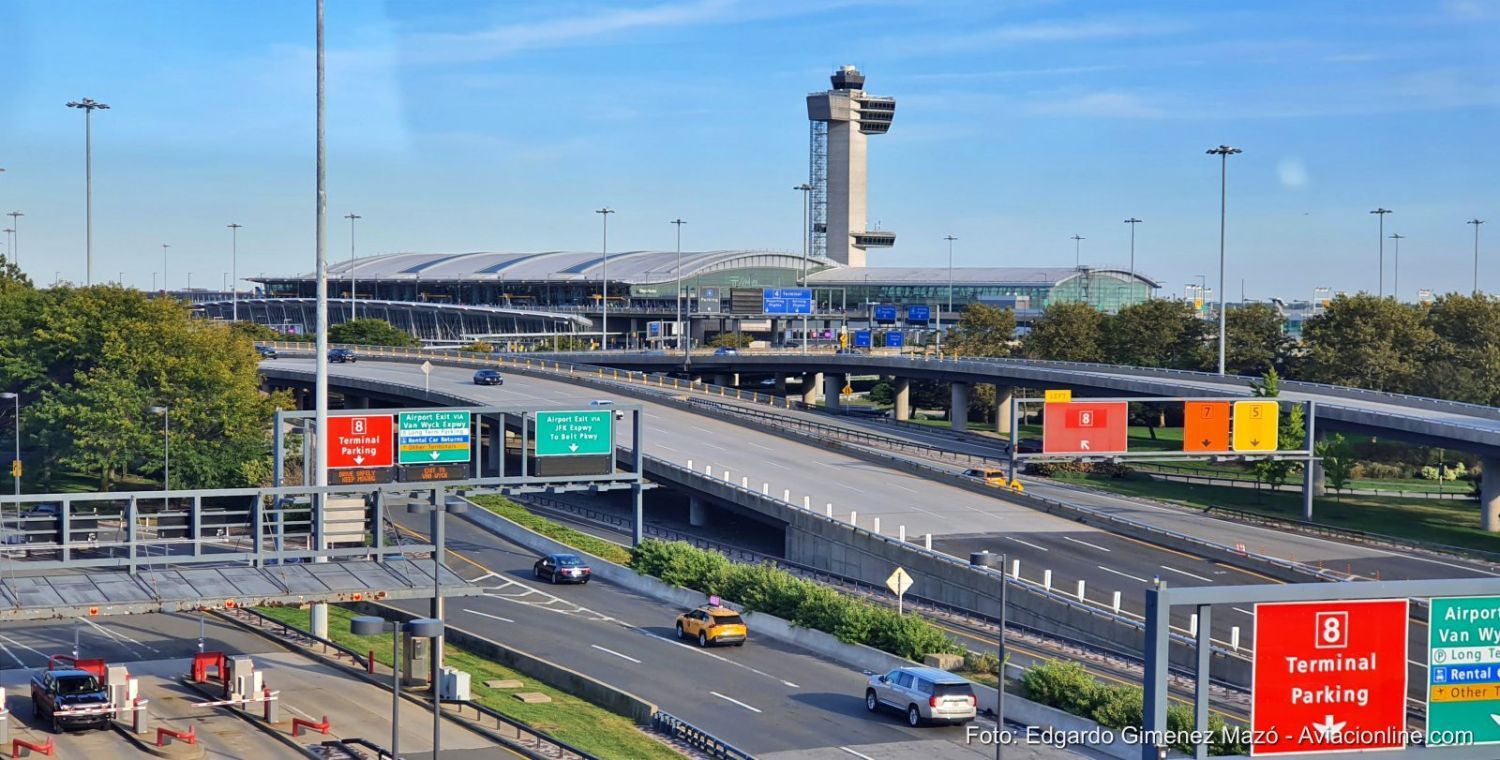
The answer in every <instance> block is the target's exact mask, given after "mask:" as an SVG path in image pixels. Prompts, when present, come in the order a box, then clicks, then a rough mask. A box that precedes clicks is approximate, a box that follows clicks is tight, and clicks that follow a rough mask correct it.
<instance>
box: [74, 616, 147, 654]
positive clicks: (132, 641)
mask: <svg viewBox="0 0 1500 760" xmlns="http://www.w3.org/2000/svg"><path fill="white" fill-rule="evenodd" d="M83 622H85V623H88V624H89V625H93V622H92V621H90V620H89V619H88V618H83ZM94 627H96V628H98V627H99V626H94ZM100 630H103V629H102V628H100ZM106 633H108V631H106ZM115 635H117V636H119V637H120V638H122V639H124V640H126V641H128V642H130V643H132V644H135V645H136V646H142V647H145V648H147V649H149V650H151V651H153V652H155V653H157V654H161V650H160V649H157V648H156V647H154V646H151V645H150V644H147V643H146V642H144V641H138V640H136V639H133V638H131V637H130V635H129V634H127V633H123V632H120V631H116V632H115Z"/></svg>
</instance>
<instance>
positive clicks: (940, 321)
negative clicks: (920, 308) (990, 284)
mask: <svg viewBox="0 0 1500 760" xmlns="http://www.w3.org/2000/svg"><path fill="white" fill-rule="evenodd" d="M943 239H944V240H946V241H948V311H950V312H951V311H953V241H955V240H957V239H958V238H956V237H954V236H953V235H951V234H950V235H948V236H947V237H945V238H943ZM867 276H868V275H867ZM937 327H938V332H937V344H938V352H939V353H941V352H942V350H943V311H942V310H941V309H939V310H938V319H937Z"/></svg>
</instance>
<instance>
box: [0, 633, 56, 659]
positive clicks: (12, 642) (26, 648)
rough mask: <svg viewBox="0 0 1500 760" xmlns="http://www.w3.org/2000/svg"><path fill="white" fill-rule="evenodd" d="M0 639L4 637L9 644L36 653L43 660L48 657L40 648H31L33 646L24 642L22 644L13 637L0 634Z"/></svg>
mask: <svg viewBox="0 0 1500 760" xmlns="http://www.w3.org/2000/svg"><path fill="white" fill-rule="evenodd" d="M0 639H5V640H6V641H9V642H10V644H11V646H17V647H20V648H22V649H24V650H26V651H28V652H30V653H32V654H34V655H36V656H38V657H40V658H42V659H43V660H45V659H47V658H48V655H47V653H45V652H42V651H41V650H38V649H33V648H31V647H29V646H26V645H25V644H22V643H21V642H19V641H16V640H15V639H13V638H11V637H9V636H4V635H0Z"/></svg>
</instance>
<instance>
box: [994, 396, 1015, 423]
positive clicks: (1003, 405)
mask: <svg viewBox="0 0 1500 760" xmlns="http://www.w3.org/2000/svg"><path fill="white" fill-rule="evenodd" d="M1015 392H1016V389H1015V388H1008V387H1006V386H1003V385H997V386H995V432H996V433H999V434H1001V435H1010V425H1011V419H1010V399H1011V396H1013V395H1014V394H1015Z"/></svg>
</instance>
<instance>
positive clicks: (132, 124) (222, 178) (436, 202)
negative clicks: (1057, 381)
mask: <svg viewBox="0 0 1500 760" xmlns="http://www.w3.org/2000/svg"><path fill="white" fill-rule="evenodd" d="M312 8H313V3H312V0H300V1H298V2H293V1H292V0H274V1H273V2H260V3H249V2H241V3H234V2H214V3H206V2H198V1H196V0H194V1H187V0H184V1H181V2H168V1H166V0H142V1H141V2H137V3H128V4H127V3H115V2H104V1H103V0H99V1H98V2H80V1H78V0H0V18H3V19H4V24H3V30H0V72H3V74H0V167H4V168H6V169H7V171H6V172H5V173H4V174H0V207H3V209H0V211H10V210H20V211H22V212H23V213H25V216H24V217H22V218H21V220H20V232H19V241H18V249H19V250H18V254H19V258H20V261H21V264H22V265H23V266H24V267H25V268H26V269H27V270H28V271H29V272H30V273H31V274H32V275H33V277H35V278H36V279H38V280H41V281H44V282H50V281H51V280H52V279H53V278H54V276H56V275H57V273H60V275H61V277H63V278H64V279H69V280H74V281H79V280H81V279H82V277H83V259H84V253H83V251H84V229H83V218H84V210H83V205H84V204H83V124H82V121H83V117H82V115H81V114H80V113H79V112H77V111H74V110H71V109H67V108H65V107H64V106H63V104H64V103H65V102H66V101H68V100H73V99H78V98H82V97H92V98H95V99H97V100H101V101H104V102H106V103H109V104H110V105H111V106H112V109H111V110H109V111H105V112H99V113H96V118H95V122H94V126H95V129H94V173H95V188H94V215H95V221H94V229H95V242H94V246H95V252H94V255H95V278H96V279H101V280H106V279H107V280H112V279H115V278H116V277H117V276H118V273H120V272H123V274H124V279H125V281H126V282H127V283H129V284H134V285H139V286H147V285H149V284H150V282H151V275H152V272H153V271H159V270H161V269H162V262H161V247H160V246H161V244H162V243H169V244H171V246H172V247H171V248H170V249H169V256H170V262H169V263H170V268H171V271H172V275H171V279H170V281H169V284H170V285H171V286H172V287H174V288H177V287H182V286H183V285H185V284H186V272H187V271H192V272H193V277H194V279H193V284H194V285H198V286H212V287H216V286H218V284H219V283H220V282H221V275H222V273H224V272H227V271H228V269H229V232H228V230H227V229H225V225H226V224H228V223H230V222H238V223H239V224H242V225H244V228H243V229H242V230H241V231H240V252H241V255H240V273H241V274H242V275H246V276H250V275H254V274H256V273H260V272H287V271H299V272H301V271H310V270H311V268H312V260H313V237H314V236H313V228H314V226H313V210H314V209H313V200H314V196H313V166H312V158H313V123H314V122H313V92H314V89H313V87H314V80H313V58H312V56H313V42H314V40H313V14H312ZM327 13H328V51H329V64H328V83H329V92H330V95H329V111H328V115H329V131H328V141H329V181H328V187H329V212H330V219H331V221H333V222H334V224H333V226H332V227H331V228H330V236H329V244H330V252H331V255H333V256H335V257H344V256H347V255H348V246H349V234H348V227H347V224H348V223H347V222H346V221H344V220H343V219H341V218H340V217H342V216H343V215H344V214H347V213H349V212H351V211H353V212H356V213H358V214H360V215H362V216H363V217H364V218H363V219H362V220H361V221H360V222H359V228H358V244H359V251H360V253H361V254H362V255H365V254H370V253H375V252H386V251H394V250H431V251H462V250H522V251H525V250H554V249H593V248H596V247H597V246H598V245H599V216H598V215H596V214H594V213H592V211H593V210H594V209H596V208H599V207H600V206H604V205H608V206H610V207H612V208H614V209H616V211H617V212H618V213H616V214H614V215H613V216H612V217H611V219H610V248H611V249H612V250H626V249H639V248H670V247H671V246H672V244H673V237H672V235H673V231H674V228H673V227H672V225H670V224H669V223H668V220H670V219H673V218H676V217H679V216H680V217H682V218H683V219H686V220H688V224H687V225H686V226H685V228H684V247H685V248H688V249H702V248H730V247H749V248H778V249H787V250H793V249H799V247H800V236H799V235H800V232H799V227H800V224H801V199H800V194H798V193H796V192H793V191H792V189H791V188H792V186H793V185H794V184H797V183H799V182H801V181H803V180H804V179H805V178H806V175H807V122H806V111H805V106H804V103H803V96H804V95H805V94H806V93H807V92H810V91H814V90H822V89H825V88H826V87H827V82H828V80H827V76H828V74H829V73H830V72H831V71H832V70H833V69H834V68H835V67H836V66H838V65H840V64H844V63H853V64H856V65H858V66H860V67H861V68H862V69H863V70H864V72H865V73H866V75H867V76H868V83H867V88H868V89H869V90H870V91H871V92H873V93H876V94H881V95H893V96H895V97H896V98H897V99H898V110H897V115H896V122H895V126H894V127H893V129H892V130H891V133H890V134H889V135H886V136H883V137H876V138H873V139H872V140H871V141H870V144H871V147H870V174H871V192H870V194H871V207H870V218H871V220H872V222H875V221H878V222H879V223H880V225H881V226H882V227H883V228H886V229H892V230H896V231H897V232H898V233H899V235H900V237H899V240H898V245H897V247H896V248H895V249H893V250H890V251H885V252H878V253H876V254H875V255H874V256H872V263H873V264H876V265H880V264H887V265H908V264H911V265H916V264H937V263H942V262H945V261H946V248H945V244H944V243H943V241H942V237H943V236H944V235H947V234H950V233H951V234H953V235H956V236H958V238H959V240H958V243H957V246H956V252H957V260H958V263H959V264H960V265H972V266H981V265H1071V264H1072V263H1073V245H1074V243H1073V241H1072V240H1071V239H1069V238H1070V236H1072V235H1074V234H1079V235H1083V236H1084V237H1085V238H1086V240H1084V241H1082V248H1083V258H1084V260H1085V262H1086V263H1094V264H1124V263H1125V262H1126V261H1127V260H1128V240H1129V227H1128V225H1125V224H1123V223H1122V220H1123V219H1125V218H1126V217H1129V216H1136V217H1139V218H1141V219H1143V220H1145V221H1144V222H1143V223H1142V224H1141V225H1140V226H1139V227H1138V229H1137V266H1138V268H1139V269H1140V270H1141V271H1143V272H1146V273H1149V274H1151V275H1153V276H1155V277H1157V278H1159V279H1161V280H1163V281H1165V283H1166V287H1167V289H1168V290H1169V291H1171V292H1174V293H1180V292H1181V291H1182V288H1183V285H1184V284H1185V283H1186V282H1188V281H1189V280H1194V279H1196V278H1195V275H1197V274H1200V273H1201V274H1207V275H1209V278H1210V280H1212V279H1214V277H1215V276H1216V271H1217V269H1216V267H1217V246H1218V203H1219V197H1218V180H1219V172H1218V169H1219V167H1218V162H1217V159H1214V158H1210V157H1208V156H1206V155H1204V150H1205V149H1207V148H1209V147H1212V146H1214V145H1218V144H1220V143H1228V144H1230V145H1234V146H1237V147H1241V148H1243V149H1244V150H1245V153H1244V154H1243V155H1239V156H1235V157H1233V158H1231V159H1230V172H1229V193H1230V194H1229V232H1228V238H1229V257H1230V263H1229V267H1228V274H1227V277H1228V281H1229V283H1230V286H1229V288H1228V291H1229V293H1230V295H1231V297H1235V296H1238V294H1239V289H1240V288H1239V284H1240V280H1241V279H1242V278H1243V279H1244V281H1245V290H1246V294H1247V295H1248V296H1249V297H1251V298H1264V297H1267V296H1271V295H1279V296H1282V297H1287V298H1300V297H1307V296H1310V295H1311V292H1312V288H1314V287H1315V286H1324V285H1326V286H1332V287H1334V288H1335V289H1341V290H1350V291H1353V290H1371V291H1373V290H1374V289H1375V287H1376V276H1377V267H1376V261H1377V250H1376V243H1377V232H1376V218H1375V217H1373V216H1371V215H1370V214H1369V213H1368V211H1369V210H1370V209H1373V208H1376V207H1377V206H1384V207H1386V208H1391V209H1394V210H1395V213H1394V214H1391V215H1390V216H1388V217H1386V234H1390V233H1391V232H1399V233H1400V234H1403V235H1406V236H1407V238H1406V239H1404V240H1402V241H1401V242H1402V259H1403V260H1402V268H1401V275H1400V277H1401V279H1400V284H1401V290H1402V294H1403V296H1404V297H1406V298H1408V299H1410V298H1412V297H1414V295H1415V291H1416V289H1417V288H1419V287H1422V288H1432V289H1436V290H1439V291H1445V290H1454V289H1458V290H1467V289H1468V288H1469V286H1470V277H1471V263H1472V262H1471V256H1472V227H1471V226H1468V225H1465V224H1464V221H1465V220H1467V219H1470V218H1473V217H1475V216H1478V217H1480V218H1486V219H1493V220H1494V223H1493V224H1491V225H1486V227H1485V230H1484V233H1485V234H1484V237H1485V238H1488V242H1487V243H1485V242H1482V254H1481V255H1482V261H1481V265H1480V268H1481V286H1482V287H1484V288H1486V289H1490V290H1500V182H1497V180H1500V147H1497V141H1496V140H1495V139H1494V138H1495V135H1496V134H1500V118H1497V117H1500V45H1497V44H1495V41H1496V40H1497V39H1500V34H1497V33H1500V2H1497V1H1496V0H1450V1H1447V2H1442V1H1440V0H1433V1H1432V2H1419V1H1417V0H1411V1H1398V0H1369V1H1366V2H1356V1H1354V0H1351V1H1350V2H1325V1H1322V0H1300V1H1297V2H1271V1H1269V0H1268V1H1266V2H1238V3H1231V2H1168V1H1163V2H1151V3H1118V2H1102V1H1101V2H1063V1H1057V2H1048V1H1046V0H980V1H978V2H956V1H955V2H945V1H943V0H911V1H905V0H872V1H870V2H859V1H857V0H660V1H659V2H643V3H623V2H579V1H574V0H550V1H549V2H545V3H539V2H520V1H519V0H506V1H497V2H479V1H478V0H445V1H444V2H423V1H417V0H407V1H402V2H396V1H391V2H383V3H382V2H374V1H369V2H366V1H363V0H329V3H328V12H327ZM3 221H5V222H7V223H8V222H9V221H10V219H9V218H8V217H6V218H4V220H3ZM1485 251H1488V253H1485ZM1392 257H1393V252H1392V250H1391V246H1390V241H1387V248H1386V258H1387V266H1388V267H1389V266H1390V264H1391V259H1392ZM1393 277H1394V275H1393V274H1392V273H1391V272H1390V271H1389V270H1388V272H1387V275H1386V287H1387V289H1389V288H1390V287H1391V285H1392V279H1393Z"/></svg>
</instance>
